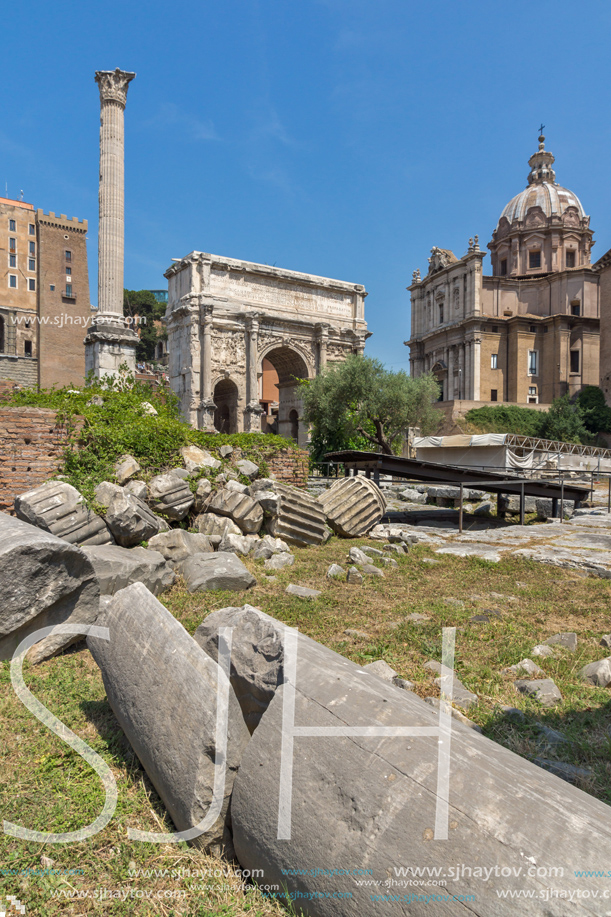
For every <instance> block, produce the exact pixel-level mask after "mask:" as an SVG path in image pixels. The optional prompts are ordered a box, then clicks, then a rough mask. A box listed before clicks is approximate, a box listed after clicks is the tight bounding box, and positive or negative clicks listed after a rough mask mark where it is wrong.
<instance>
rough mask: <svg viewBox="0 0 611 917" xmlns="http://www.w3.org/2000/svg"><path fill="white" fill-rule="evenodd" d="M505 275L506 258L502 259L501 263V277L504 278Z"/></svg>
mask: <svg viewBox="0 0 611 917" xmlns="http://www.w3.org/2000/svg"><path fill="white" fill-rule="evenodd" d="M506 275H507V258H503V260H502V261H501V277H505V276H506Z"/></svg>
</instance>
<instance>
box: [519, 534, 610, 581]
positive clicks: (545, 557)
mask: <svg viewBox="0 0 611 917" xmlns="http://www.w3.org/2000/svg"><path fill="white" fill-rule="evenodd" d="M514 556H518V557H530V558H531V559H532V560H536V561H539V563H542V564H550V565H551V566H554V567H566V568H569V569H576V570H584V571H587V572H588V573H592V574H594V575H596V576H601V577H603V578H604V579H610V578H611V551H588V550H583V551H579V550H577V549H576V548H574V547H570V548H569V547H562V546H561V545H559V544H557V543H556V544H553V545H539V546H537V547H536V548H521V549H520V550H519V551H515V552H514Z"/></svg>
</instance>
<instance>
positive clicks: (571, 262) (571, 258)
mask: <svg viewBox="0 0 611 917" xmlns="http://www.w3.org/2000/svg"><path fill="white" fill-rule="evenodd" d="M566 266H567V267H575V252H567V253H566Z"/></svg>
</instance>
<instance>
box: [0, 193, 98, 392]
mask: <svg viewBox="0 0 611 917" xmlns="http://www.w3.org/2000/svg"><path fill="white" fill-rule="evenodd" d="M86 236H87V220H77V219H76V218H73V219H68V218H67V217H66V216H65V215H64V214H61V216H59V217H56V216H55V214H54V213H49V214H45V213H44V212H43V211H42V210H40V209H38V210H35V209H34V207H33V206H32V204H27V203H25V201H13V200H9V199H7V198H0V263H2V264H3V266H4V270H3V272H2V275H1V276H0V380H4V379H10V380H13V381H15V382H18V383H20V384H21V385H27V386H30V385H40V386H41V387H42V388H49V387H51V386H53V385H57V386H62V385H70V384H72V385H75V386H78V385H82V383H83V381H84V378H85V349H84V346H83V339H84V337H85V333H86V331H87V327H88V325H89V323H90V322H91V316H92V312H91V304H90V300H89V273H88V269H87V241H86Z"/></svg>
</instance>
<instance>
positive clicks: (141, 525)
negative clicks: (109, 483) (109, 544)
mask: <svg viewBox="0 0 611 917" xmlns="http://www.w3.org/2000/svg"><path fill="white" fill-rule="evenodd" d="M106 523H107V525H108V528H109V529H110V531H111V532H112V534H113V535H114V537H115V538H116V540H117V543H118V544H120V545H121V546H122V547H123V548H131V547H132V546H133V545H136V544H140V542H141V541H148V540H149V538H152V537H153V535H157V534H158V532H159V531H160V525H159V520H158V517H157V516H156V515H155V514H154V513H153V512H152V511H151V509H149V507H148V506H147V505H146V503H143V502H142V500H139V499H138V497H134V496H133V494H128V493H125V491H124V492H123V493H121V494H117V495H116V496H114V497H113V498H112V502H111V504H110V506H109V507H108V511H107V513H106Z"/></svg>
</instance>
